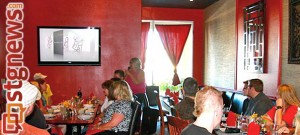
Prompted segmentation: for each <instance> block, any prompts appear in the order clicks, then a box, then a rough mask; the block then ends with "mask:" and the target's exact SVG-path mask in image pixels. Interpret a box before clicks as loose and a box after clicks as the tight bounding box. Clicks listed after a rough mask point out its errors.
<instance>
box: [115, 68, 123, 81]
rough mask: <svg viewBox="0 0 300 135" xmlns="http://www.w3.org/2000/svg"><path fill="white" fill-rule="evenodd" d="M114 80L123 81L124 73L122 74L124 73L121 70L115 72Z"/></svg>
mask: <svg viewBox="0 0 300 135" xmlns="http://www.w3.org/2000/svg"><path fill="white" fill-rule="evenodd" d="M114 78H120V79H121V80H124V79H125V73H124V71H123V70H121V69H118V70H115V72H114Z"/></svg>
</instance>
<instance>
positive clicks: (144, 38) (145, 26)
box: [140, 22, 150, 68]
mask: <svg viewBox="0 0 300 135" xmlns="http://www.w3.org/2000/svg"><path fill="white" fill-rule="evenodd" d="M149 28H150V22H142V28H141V31H142V32H141V42H142V43H141V45H142V47H141V56H140V58H141V61H142V68H144V67H145V66H144V65H145V55H146V49H147V40H148V32H149Z"/></svg>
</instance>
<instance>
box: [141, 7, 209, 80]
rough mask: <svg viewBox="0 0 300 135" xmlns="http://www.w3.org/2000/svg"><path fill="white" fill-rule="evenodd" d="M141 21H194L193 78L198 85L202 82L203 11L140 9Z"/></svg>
mask: <svg viewBox="0 0 300 135" xmlns="http://www.w3.org/2000/svg"><path fill="white" fill-rule="evenodd" d="M142 19H143V20H179V21H194V31H193V34H194V38H193V42H194V46H193V50H194V52H193V76H194V77H195V78H196V79H197V81H198V82H199V84H200V85H203V83H204V81H203V78H204V64H203V63H204V11H203V10H197V9H176V8H150V7H144V8H142Z"/></svg>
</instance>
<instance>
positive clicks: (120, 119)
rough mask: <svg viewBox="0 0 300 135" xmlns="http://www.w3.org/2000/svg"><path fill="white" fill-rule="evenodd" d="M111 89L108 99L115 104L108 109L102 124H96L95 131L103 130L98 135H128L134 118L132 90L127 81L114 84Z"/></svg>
mask: <svg viewBox="0 0 300 135" xmlns="http://www.w3.org/2000/svg"><path fill="white" fill-rule="evenodd" d="M110 89H111V90H110V91H109V94H108V96H109V97H108V98H109V99H112V100H114V101H115V102H113V103H112V104H111V105H110V106H108V107H107V109H106V111H105V113H104V117H103V119H102V122H101V123H99V124H96V125H95V127H94V128H93V129H100V130H103V131H102V132H99V133H97V135H98V134H99V135H103V134H105V135H107V134H118V135H123V134H124V135H127V134H128V131H129V124H130V120H131V116H132V108H131V102H132V99H133V98H132V92H131V89H130V87H129V85H128V84H127V82H125V81H116V82H113V84H112V86H111V87H110ZM88 132H89V131H87V134H88Z"/></svg>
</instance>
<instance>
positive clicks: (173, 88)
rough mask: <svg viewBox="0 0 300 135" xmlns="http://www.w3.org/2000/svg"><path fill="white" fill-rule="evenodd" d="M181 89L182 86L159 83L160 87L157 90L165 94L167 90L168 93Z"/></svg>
mask: <svg viewBox="0 0 300 135" xmlns="http://www.w3.org/2000/svg"><path fill="white" fill-rule="evenodd" d="M181 87H182V84H178V85H176V86H174V85H172V84H169V83H161V85H159V90H160V91H162V92H165V91H166V90H167V89H169V90H170V92H174V93H175V92H178V91H180V89H181Z"/></svg>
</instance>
